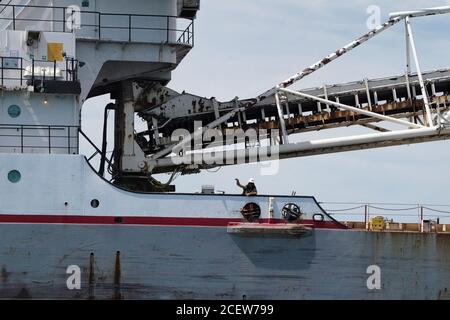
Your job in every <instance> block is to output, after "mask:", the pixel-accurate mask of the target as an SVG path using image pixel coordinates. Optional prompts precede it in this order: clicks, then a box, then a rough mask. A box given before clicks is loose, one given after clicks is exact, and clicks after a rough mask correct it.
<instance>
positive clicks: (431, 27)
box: [82, 0, 450, 204]
mask: <svg viewBox="0 0 450 320" xmlns="http://www.w3.org/2000/svg"><path fill="white" fill-rule="evenodd" d="M373 4H374V5H378V6H379V7H380V8H381V12H382V20H385V19H387V15H388V14H389V13H390V12H392V11H403V10H411V9H420V8H424V7H431V6H442V5H447V4H450V2H449V1H437V0H436V1H430V0H426V1H424V0H413V1H411V0H409V1H387V0H385V1H365V0H348V1H331V0H316V1H300V0H279V1H273V0H227V1H219V0H203V1H202V2H201V11H200V12H199V14H198V18H197V21H196V26H195V27H196V29H195V31H196V34H195V37H196V38H195V41H196V43H195V44H196V46H195V48H194V49H193V50H192V51H191V53H190V54H189V55H188V56H187V57H186V58H185V60H184V61H183V62H182V64H181V65H180V66H179V67H178V68H177V69H176V71H175V72H173V75H172V78H173V80H172V82H171V83H170V84H169V87H171V88H173V89H175V90H177V91H180V92H181V91H182V90H186V91H187V92H190V93H194V94H198V95H201V96H205V97H212V96H215V97H217V98H218V99H219V100H222V101H224V100H230V99H232V98H234V97H235V96H238V97H240V98H252V97H255V96H257V95H258V94H260V93H262V92H264V91H265V90H266V89H269V88H271V87H272V86H274V85H276V84H277V83H279V82H280V81H282V80H284V79H285V78H287V77H288V76H290V75H292V74H294V73H295V72H297V71H299V70H300V69H303V68H304V67H306V66H308V65H310V64H312V63H314V62H315V61H317V60H318V59H320V58H322V57H323V56H325V55H327V54H329V53H330V52H332V51H334V50H335V49H337V48H339V47H341V46H343V45H344V44H346V43H348V42H350V41H352V40H354V38H356V37H357V36H359V35H361V34H362V33H365V32H367V27H366V20H367V18H368V15H367V13H366V10H367V7H368V6H369V5H373ZM413 30H414V35H415V40H416V43H417V46H418V47H419V56H420V59H421V64H422V69H423V70H431V69H436V68H446V67H449V66H450V54H449V52H450V38H449V36H448V30H450V16H449V15H446V16H440V17H433V18H430V17H427V18H420V19H415V20H414V21H413ZM404 70H405V42H404V29H403V27H402V25H397V26H396V27H394V28H392V29H391V30H388V31H386V32H385V33H383V34H381V35H380V36H378V37H376V38H375V39H373V40H371V41H369V42H368V43H367V44H365V45H364V46H363V47H360V48H358V49H356V50H354V51H353V52H352V53H350V54H348V55H347V56H345V57H343V58H342V59H339V60H338V61H335V62H334V63H333V64H331V65H329V66H327V67H326V68H324V69H323V70H321V71H319V72H317V73H316V74H315V75H313V76H311V77H310V78H307V79H304V80H303V81H302V82H300V83H299V86H298V88H302V87H303V88H305V87H311V86H315V85H322V84H324V83H327V84H331V83H334V82H342V81H353V80H361V79H363V78H365V77H369V78H371V77H379V76H390V75H397V74H402V73H403V72H404ZM107 102H108V99H107V98H106V97H99V98H95V99H92V100H90V101H88V102H87V103H86V104H85V106H84V111H83V119H82V120H83V128H84V130H85V131H86V132H87V133H88V134H89V136H91V137H92V138H93V140H94V141H96V142H97V143H98V144H100V139H101V125H99V124H100V123H101V121H102V113H103V107H104V106H105V104H106V103H107ZM353 132H359V131H358V130H353ZM361 132H366V131H361ZM327 134H328V135H330V134H331V135H335V134H342V133H341V132H339V131H337V132H335V133H332V131H330V133H327ZM305 137H306V136H305ZM305 137H304V136H303V135H299V136H298V137H297V141H300V140H302V139H305ZM308 137H309V135H308ZM82 151H84V152H86V153H91V150H89V149H88V148H86V147H85V144H83V148H82ZM449 159H450V142H446V141H444V142H434V143H426V144H419V145H411V146H402V147H391V148H385V149H374V150H368V151H356V152H348V153H340V154H334V155H323V156H314V157H309V158H299V159H292V160H283V161H281V163H280V171H279V173H278V174H276V175H274V176H261V175H260V174H259V172H260V170H259V168H258V167H257V166H255V165H244V166H241V167H230V168H223V169H221V170H220V171H219V172H217V173H209V172H205V173H202V174H200V175H193V176H186V177H180V178H178V180H177V181H176V184H177V191H179V192H195V191H198V190H200V187H201V185H203V184H212V185H215V186H216V190H224V191H227V192H230V193H238V192H239V189H238V188H237V187H236V186H235V185H234V178H235V177H236V178H240V179H242V180H248V179H249V178H251V177H253V178H255V179H256V184H257V187H258V190H259V192H260V193H264V194H291V192H292V191H293V190H295V191H296V192H297V194H298V195H313V196H315V197H316V198H317V199H318V200H319V201H344V202H396V203H399V202H400V203H441V204H449V203H450V196H449V191H450V190H449V189H450V188H449V183H448V179H449V178H448V173H449V172H450V170H449V166H450V163H449ZM162 178H167V177H164V176H163V177H162Z"/></svg>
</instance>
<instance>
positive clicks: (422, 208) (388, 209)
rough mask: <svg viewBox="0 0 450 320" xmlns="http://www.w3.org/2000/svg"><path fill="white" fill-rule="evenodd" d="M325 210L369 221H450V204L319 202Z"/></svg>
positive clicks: (340, 218)
mask: <svg viewBox="0 0 450 320" xmlns="http://www.w3.org/2000/svg"><path fill="white" fill-rule="evenodd" d="M320 205H321V206H322V207H324V209H325V211H326V212H327V213H329V214H330V215H332V216H335V217H339V219H338V220H342V219H345V220H348V221H355V222H364V223H366V224H367V223H369V222H370V220H371V219H372V218H374V217H378V216H382V217H384V218H386V219H387V220H389V219H390V220H391V221H397V222H404V223H419V224H421V223H422V222H423V221H425V220H433V221H437V222H443V221H446V222H450V204H449V205H437V204H407V203H406V204H405V203H404V204H398V203H345V202H320Z"/></svg>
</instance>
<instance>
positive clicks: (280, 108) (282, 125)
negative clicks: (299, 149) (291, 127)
mask: <svg viewBox="0 0 450 320" xmlns="http://www.w3.org/2000/svg"><path fill="white" fill-rule="evenodd" d="M275 101H276V103H277V109H278V117H279V118H280V128H281V134H282V135H283V143H284V144H288V143H289V138H288V135H287V132H286V122H285V121H284V114H283V106H282V105H281V102H280V95H279V94H278V93H276V94H275Z"/></svg>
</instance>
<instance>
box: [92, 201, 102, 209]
mask: <svg viewBox="0 0 450 320" xmlns="http://www.w3.org/2000/svg"><path fill="white" fill-rule="evenodd" d="M99 206H100V201H98V200H97V199H94V200H92V201H91V207H92V208H98V207H99Z"/></svg>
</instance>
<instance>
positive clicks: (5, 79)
mask: <svg viewBox="0 0 450 320" xmlns="http://www.w3.org/2000/svg"><path fill="white" fill-rule="evenodd" d="M198 10H200V1H199V0H154V1H146V0H128V1H127V12H126V13H124V8H123V2H122V1H112V0H90V1H87V0H58V1H51V0H11V1H9V2H8V3H6V4H0V28H1V29H2V30H4V31H5V32H4V37H3V38H2V39H0V51H1V68H0V69H1V79H0V80H1V87H2V89H3V92H4V102H3V104H5V108H3V109H4V110H6V108H8V114H9V116H5V117H4V118H2V121H1V123H0V125H1V126H0V136H1V137H2V139H1V140H0V152H21V153H24V152H25V153H42V152H48V153H51V154H53V153H64V152H68V153H69V154H77V153H78V152H79V138H80V136H79V135H81V136H82V137H84V138H85V139H87V140H88V141H89V142H91V139H90V138H89V137H88V136H87V135H86V134H85V133H84V132H83V130H82V126H81V120H80V118H81V117H80V112H81V107H82V105H83V104H84V102H85V101H86V100H87V99H89V98H91V97H95V96H99V95H105V94H108V95H109V96H110V98H111V100H112V101H113V102H112V103H110V104H108V105H107V106H106V107H105V114H104V119H103V141H102V145H101V146H99V147H98V146H95V145H94V144H93V143H92V142H91V144H92V146H93V147H94V148H95V153H94V154H93V155H92V156H91V157H89V160H92V159H93V158H94V157H96V156H99V157H100V165H99V168H98V170H97V171H98V174H99V175H101V176H104V177H107V174H106V173H107V172H108V173H109V174H110V176H111V181H112V182H113V183H114V184H116V185H119V186H121V187H124V188H126V189H131V190H136V191H144V192H151V191H173V190H174V187H173V186H170V183H168V184H161V183H159V182H158V181H157V180H156V179H154V178H153V177H152V176H153V175H156V174H160V173H172V176H174V175H175V174H178V173H181V174H192V173H198V172H200V171H201V170H204V169H210V168H216V167H222V166H232V165H240V164H244V163H254V162H264V161H271V160H279V159H288V158H297V157H305V156H312V155H321V154H327V153H335V152H346V151H352V150H361V149H369V148H379V147H386V146H395V145H403V144H411V143H419V142H427V141H435V140H444V139H447V138H449V137H450V109H449V95H450V94H449V91H450V68H449V69H441V70H432V71H422V68H421V65H420V63H419V57H418V53H417V48H416V42H415V39H414V35H413V30H412V25H411V23H412V21H413V20H414V19H416V18H420V17H424V16H435V15H443V14H448V13H450V6H447V7H439V8H431V9H424V10H418V11H407V12H398V13H393V14H391V15H390V18H389V20H388V21H387V22H385V23H384V24H382V25H380V26H378V27H377V28H375V29H373V30H371V31H369V32H367V33H365V34H364V35H362V36H361V37H359V38H358V39H356V40H354V41H352V42H350V43H349V44H347V45H345V46H343V47H342V48H339V49H338V50H336V51H333V52H332V53H331V54H330V55H328V56H326V57H324V58H322V59H320V60H319V61H318V62H316V63H314V64H313V65H311V66H309V67H307V68H305V69H303V70H302V71H300V72H298V73H296V74H294V75H293V76H291V77H289V78H288V79H286V80H285V81H282V82H280V83H278V84H276V85H275V86H273V87H272V88H270V89H269V90H267V91H265V92H264V93H262V94H261V95H259V96H257V97H254V98H250V99H239V98H237V97H236V98H235V99H233V100H231V101H227V102H220V101H217V99H215V98H205V97H201V96H197V95H194V94H190V93H186V92H182V93H178V92H176V91H174V90H172V89H170V88H169V87H167V85H168V84H169V83H170V80H171V77H172V71H173V70H174V69H175V68H176V67H177V66H178V65H179V64H180V63H181V62H182V61H183V59H184V58H185V56H186V55H187V54H188V53H189V52H190V50H192V48H193V47H194V44H195V43H194V40H195V32H194V21H195V19H196V15H197V11H198ZM147 13H151V14H147ZM400 23H403V24H404V26H405V43H406V63H405V73H404V74H401V75H395V76H389V77H386V78H378V79H369V78H366V79H361V80H359V81H355V82H349V83H339V84H327V85H323V86H321V87H317V88H309V89H302V90H294V89H293V88H292V86H293V85H294V84H297V83H298V82H299V81H300V80H302V79H304V78H305V77H307V76H309V75H311V74H312V73H314V72H316V71H317V70H319V69H321V68H323V67H325V66H326V65H328V64H330V63H332V62H334V61H336V60H339V59H340V57H342V56H343V55H345V54H347V53H348V52H350V51H352V50H354V49H355V48H357V47H359V46H360V45H362V44H364V43H365V42H367V41H369V40H370V39H372V38H374V37H376V36H377V35H379V34H380V33H382V32H384V31H386V30H388V29H389V28H392V27H393V26H394V25H397V24H400ZM413 65H415V68H414V70H413ZM17 92H20V93H21V94H22V93H23V94H22V96H23V97H25V98H24V99H22V98H21V99H22V100H23V101H22V100H20V99H19V100H17V99H18V98H17V94H16V93H17ZM32 105H38V106H41V105H44V106H47V107H45V108H40V107H39V108H38V107H32ZM8 106H9V107H8ZM56 106H58V107H57V108H56ZM50 107H52V108H53V107H54V109H52V108H50ZM110 113H114V139H113V140H114V141H113V142H111V141H108V140H111V139H108V134H107V132H108V128H107V123H108V115H109V114H110ZM138 117H140V118H141V119H143V120H144V123H145V124H146V126H145V130H142V131H138V130H137V126H135V121H136V119H137V118H138ZM17 119H19V120H20V124H18V123H17ZM40 119H51V123H50V125H49V124H48V123H42V121H41V120H40ZM386 123H390V124H392V125H389V126H386V125H385V124H386ZM351 126H355V127H364V128H366V129H367V130H371V131H370V133H366V134H356V135H349V136H344V137H333V138H328V139H315V140H312V139H302V137H303V136H302V134H303V133H305V132H315V131H323V130H330V132H332V131H331V130H333V129H337V128H346V127H351ZM393 127H395V128H397V127H401V129H393ZM56 132H59V133H58V134H56ZM52 134H55V135H56V137H52ZM293 135H298V138H299V139H300V142H296V143H294V142H293V141H294V140H293V139H292V136H293ZM66 144H67V146H66ZM109 145H113V146H114V148H113V152H112V154H111V156H108V146H109ZM169 182H170V181H169Z"/></svg>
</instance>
